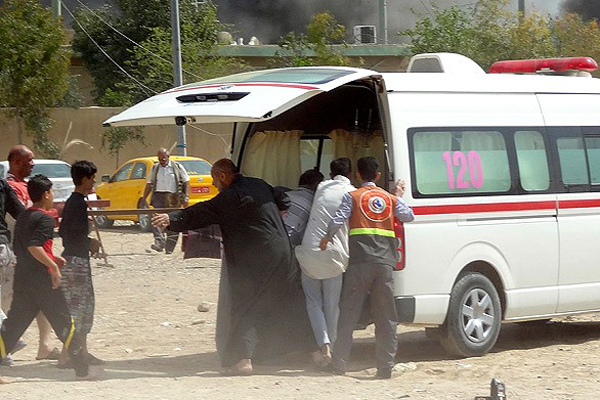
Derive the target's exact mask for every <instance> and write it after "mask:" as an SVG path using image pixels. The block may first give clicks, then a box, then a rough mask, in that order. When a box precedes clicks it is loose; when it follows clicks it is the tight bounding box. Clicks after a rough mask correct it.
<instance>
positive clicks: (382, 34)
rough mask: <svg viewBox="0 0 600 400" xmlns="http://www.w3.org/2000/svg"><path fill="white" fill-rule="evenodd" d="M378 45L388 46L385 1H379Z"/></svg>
mask: <svg viewBox="0 0 600 400" xmlns="http://www.w3.org/2000/svg"><path fill="white" fill-rule="evenodd" d="M379 43H380V44H388V27H387V0H379Z"/></svg>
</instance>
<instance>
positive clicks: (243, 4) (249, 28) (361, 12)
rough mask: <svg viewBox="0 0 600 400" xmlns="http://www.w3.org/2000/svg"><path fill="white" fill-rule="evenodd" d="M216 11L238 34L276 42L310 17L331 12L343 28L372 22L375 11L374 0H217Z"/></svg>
mask: <svg viewBox="0 0 600 400" xmlns="http://www.w3.org/2000/svg"><path fill="white" fill-rule="evenodd" d="M217 4H218V15H219V19H220V21H221V22H224V23H229V24H232V25H234V27H233V30H234V32H235V33H238V34H239V35H240V36H243V37H246V40H247V39H249V38H250V36H257V37H258V38H259V39H260V40H261V41H262V42H263V43H276V42H277V40H278V39H279V38H280V37H281V36H283V35H285V34H286V33H288V32H291V31H295V32H304V30H305V27H306V25H307V24H308V22H309V21H310V17H311V16H312V15H314V14H318V13H322V12H325V11H329V12H331V13H332V14H333V15H334V16H335V18H336V19H337V20H338V22H339V23H341V24H343V25H345V26H346V27H347V28H350V27H352V26H353V25H357V24H361V23H366V22H365V21H364V20H366V19H368V23H371V24H373V23H374V22H375V21H373V18H371V15H373V14H375V15H376V13H377V5H378V1H376V0H375V1H365V0H329V1H324V0H298V1H295V0H254V1H248V0H224V1H223V0H220V1H218V2H217Z"/></svg>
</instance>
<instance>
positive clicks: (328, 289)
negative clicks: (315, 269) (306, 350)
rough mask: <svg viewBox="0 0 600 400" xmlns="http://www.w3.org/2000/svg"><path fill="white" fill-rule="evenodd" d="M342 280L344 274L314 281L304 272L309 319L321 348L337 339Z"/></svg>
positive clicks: (303, 280)
mask: <svg viewBox="0 0 600 400" xmlns="http://www.w3.org/2000/svg"><path fill="white" fill-rule="evenodd" d="M342 280H343V274H340V275H339V276H336V277H333V278H328V279H313V278H311V277H309V276H308V275H306V274H305V273H304V272H302V289H304V294H305V296H306V309H307V310H308V318H309V319H310V324H311V325H312V329H313V332H314V335H315V339H316V340H317V344H318V345H319V347H323V346H324V345H326V344H329V345H331V344H333V343H334V342H335V339H336V337H337V324H338V318H339V315H340V308H339V301H340V293H341V291H342Z"/></svg>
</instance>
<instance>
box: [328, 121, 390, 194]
mask: <svg viewBox="0 0 600 400" xmlns="http://www.w3.org/2000/svg"><path fill="white" fill-rule="evenodd" d="M329 137H330V138H331V140H332V141H333V156H334V157H333V158H334V159H335V158H340V157H348V158H349V159H350V160H351V161H352V171H353V173H352V175H354V171H356V162H357V161H358V159H359V158H361V157H367V156H371V157H375V159H376V160H377V162H378V163H379V168H380V170H381V173H382V175H384V171H385V168H386V162H385V150H384V142H383V136H382V134H381V132H380V131H375V132H374V133H373V134H372V135H369V136H364V135H360V134H353V133H351V132H348V131H346V130H344V129H336V130H334V131H332V132H331V133H330V134H329ZM354 180H355V179H353V183H354V184H357V183H358V182H354ZM380 183H381V182H380Z"/></svg>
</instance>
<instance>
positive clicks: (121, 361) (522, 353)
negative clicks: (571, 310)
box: [0, 223, 600, 400]
mask: <svg viewBox="0 0 600 400" xmlns="http://www.w3.org/2000/svg"><path fill="white" fill-rule="evenodd" d="M126 225H127V224H126V223H124V225H123V226H118V227H115V228H112V229H110V230H104V231H102V237H103V241H104V244H105V247H106V249H107V252H108V253H109V254H110V257H109V262H110V263H111V264H112V266H109V267H106V266H104V265H103V261H93V266H94V284H95V288H96V319H95V325H94V329H93V331H92V334H91V335H90V336H89V347H90V350H91V351H92V352H93V353H94V354H95V355H96V356H98V357H100V358H102V359H105V360H107V365H106V366H105V367H106V373H105V375H104V379H103V380H101V381H99V382H76V381H75V380H74V373H73V372H72V371H65V370H60V369H57V368H55V364H56V362H55V361H35V354H36V353H35V352H36V349H37V328H36V327H35V324H34V325H33V326H32V327H31V328H30V329H29V330H28V332H27V333H26V335H25V339H26V340H27V341H28V342H29V346H28V347H27V348H25V349H24V350H22V351H21V352H19V353H18V354H16V355H15V360H16V365H15V366H14V367H13V368H1V369H0V374H2V375H4V376H8V377H11V378H13V379H14V380H15V382H14V383H13V384H11V385H4V386H0V394H1V396H2V398H4V399H11V400H16V399H41V398H51V397H52V398H57V399H92V398H110V399H138V398H139V399H234V398H235V399H309V398H310V399H367V398H378V399H473V398H474V396H476V395H480V396H483V395H489V384H490V381H491V379H492V378H494V377H495V378H499V379H501V380H502V381H504V382H505V384H506V386H507V389H508V390H507V392H508V398H509V399H565V400H566V399H586V400H588V399H593V398H598V397H600V394H599V393H600V373H599V372H600V362H599V355H600V315H598V314H592V315H583V316H577V317H569V318H565V319H561V320H553V321H552V322H551V323H550V324H548V325H546V326H542V327H539V326H538V327H531V326H523V325H519V324H507V325H504V326H503V329H502V333H501V335H500V339H499V341H498V344H497V345H496V347H495V349H494V351H493V352H492V353H490V354H488V355H486V356H485V357H481V358H466V359H452V358H449V357H448V356H447V355H446V353H445V352H444V350H443V349H442V348H441V346H440V345H439V344H438V343H437V342H436V341H435V340H430V339H428V338H426V336H425V333H424V330H423V329H416V328H411V327H400V328H399V330H398V338H399V349H398V356H397V362H398V365H397V367H396V368H397V369H398V371H396V372H394V375H393V378H392V379H391V380H389V381H377V380H373V379H372V377H373V375H374V373H375V369H374V367H373V366H374V365H375V360H374V350H375V349H374V335H373V328H372V327H370V328H369V329H367V330H366V331H361V332H357V333H356V334H355V347H354V350H353V362H352V365H351V371H350V373H348V374H347V375H346V376H331V375H329V374H327V373H323V372H320V371H317V370H314V369H313V368H311V366H310V364H309V363H308V360H307V357H305V356H304V355H295V356H290V357H288V358H286V359H284V360H278V361H277V362H275V363H274V364H273V365H269V366H257V367H256V369H255V370H256V374H255V375H253V376H249V377H225V376H222V375H220V368H219V362H218V359H217V355H216V352H215V345H214V330H215V316H216V302H217V290H218V280H219V266H220V261H218V260H197V259H196V260H185V261H184V260H183V257H182V254H181V252H179V251H176V252H175V253H173V254H172V255H165V254H157V253H155V252H150V250H147V249H149V245H150V243H151V242H152V237H151V235H150V234H148V233H139V232H138V230H137V228H136V227H134V226H126ZM56 242H58V243H55V248H56V249H57V250H60V243H59V242H60V240H58V241H56ZM202 302H208V303H210V305H211V307H210V310H209V311H208V312H203V313H201V312H198V311H197V307H198V305H199V304H200V303H202ZM59 344H60V343H59V342H58V340H57V341H56V345H57V346H58V345H59Z"/></svg>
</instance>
